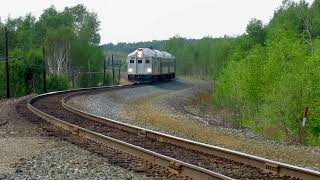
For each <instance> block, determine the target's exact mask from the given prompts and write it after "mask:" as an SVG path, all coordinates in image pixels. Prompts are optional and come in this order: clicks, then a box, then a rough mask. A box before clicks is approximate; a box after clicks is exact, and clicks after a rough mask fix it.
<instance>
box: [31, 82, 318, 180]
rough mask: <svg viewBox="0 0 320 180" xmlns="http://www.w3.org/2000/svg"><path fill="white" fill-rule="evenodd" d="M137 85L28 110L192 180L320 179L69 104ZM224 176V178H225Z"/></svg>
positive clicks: (46, 98) (48, 98)
mask: <svg viewBox="0 0 320 180" xmlns="http://www.w3.org/2000/svg"><path fill="white" fill-rule="evenodd" d="M132 87H136V85H125V86H113V87H104V88H94V89H77V90H71V91H70V90H69V91H63V92H55V93H49V94H43V95H39V96H36V97H35V98H33V99H31V100H30V102H29V103H28V107H29V109H30V110H31V111H32V112H34V113H35V114H37V115H38V116H40V117H41V118H43V119H45V120H47V121H49V122H50V123H53V124H54V125H57V126H59V127H61V128H63V129H66V130H69V131H70V132H72V133H73V134H76V135H79V136H81V137H85V138H87V139H90V140H93V141H95V142H98V143H102V144H106V145H107V146H109V147H111V148H114V149H117V150H120V151H123V152H126V153H128V154H131V155H133V156H138V157H140V158H142V159H145V160H147V161H149V162H151V163H154V164H157V165H159V166H161V167H164V168H167V169H168V170H169V171H170V173H174V174H177V175H179V176H181V177H186V178H192V179H230V178H237V179H267V178H272V179H278V178H300V179H319V178H320V173H319V172H316V171H312V170H308V169H304V168H299V167H295V166H291V165H287V164H283V163H279V162H275V161H271V160H267V159H263V158H259V157H256V156H252V155H248V154H244V153H240V152H236V151H231V150H227V149H224V148H220V147H216V146H211V145H207V144H203V143H198V142H195V141H190V140H186V139H182V138H178V137H174V136H170V135H167V134H163V133H159V132H155V131H151V130H148V129H144V128H140V127H136V126H132V125H128V124H125V123H120V122H117V121H114V120H111V119H107V118H103V117H99V116H95V115H92V114H88V113H86V112H83V111H80V110H78V109H75V108H74V107H72V106H70V105H68V104H67V101H68V100H69V99H70V98H72V97H74V96H77V95H81V94H84V93H89V92H92V90H95V91H97V90H115V89H121V88H132ZM222 174H223V175H222Z"/></svg>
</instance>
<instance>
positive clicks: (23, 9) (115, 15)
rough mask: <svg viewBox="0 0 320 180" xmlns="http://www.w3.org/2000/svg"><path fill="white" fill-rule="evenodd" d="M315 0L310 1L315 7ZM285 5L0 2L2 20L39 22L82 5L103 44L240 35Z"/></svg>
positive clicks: (207, 0)
mask: <svg viewBox="0 0 320 180" xmlns="http://www.w3.org/2000/svg"><path fill="white" fill-rule="evenodd" d="M312 1H313V0H307V2H312ZM281 2H282V0H241V1H240V0H0V3H1V5H0V17H1V19H6V17H8V15H9V16H10V17H12V18H16V17H19V16H24V15H25V14H27V13H29V12H31V13H32V14H33V15H34V16H36V17H39V16H40V15H41V14H42V12H43V10H44V9H46V8H48V7H50V5H52V4H53V5H54V6H55V7H56V8H57V9H58V10H63V9H64V7H66V6H74V5H76V4H79V3H82V4H84V5H85V6H86V7H87V8H88V9H89V10H90V11H94V12H96V13H97V14H98V17H99V20H100V21H101V30H100V34H101V44H104V43H110V42H113V43H117V42H137V41H147V40H162V39H168V38H170V37H172V36H174V35H180V36H183V37H187V38H201V37H203V36H212V37H219V36H223V35H239V34H242V33H244V32H245V28H246V25H247V24H248V22H249V20H250V19H251V18H257V19H261V20H262V21H263V22H264V23H267V22H269V20H270V18H271V17H272V15H273V12H274V10H276V8H277V7H279V6H280V5H281Z"/></svg>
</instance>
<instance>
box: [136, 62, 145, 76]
mask: <svg viewBox="0 0 320 180" xmlns="http://www.w3.org/2000/svg"><path fill="white" fill-rule="evenodd" d="M136 66H137V68H136V69H137V74H144V62H143V60H142V59H137V63H136Z"/></svg>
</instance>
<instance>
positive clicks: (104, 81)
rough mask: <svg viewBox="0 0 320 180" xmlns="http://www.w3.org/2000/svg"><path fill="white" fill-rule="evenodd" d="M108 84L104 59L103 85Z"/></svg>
mask: <svg viewBox="0 0 320 180" xmlns="http://www.w3.org/2000/svg"><path fill="white" fill-rule="evenodd" d="M105 84H106V59H105V58H104V59H103V85H105Z"/></svg>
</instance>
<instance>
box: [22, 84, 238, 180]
mask: <svg viewBox="0 0 320 180" xmlns="http://www.w3.org/2000/svg"><path fill="white" fill-rule="evenodd" d="M130 86H132V84H131V85H119V86H109V87H96V88H82V89H74V90H67V91H58V92H51V93H46V94H41V95H38V96H36V97H34V98H32V99H30V100H29V102H28V104H27V106H28V108H29V109H30V110H31V111H32V112H33V113H34V114H36V115H37V116H39V117H41V118H42V119H44V120H46V121H48V122H49V123H51V124H53V125H55V126H58V127H60V128H62V129H65V130H67V131H70V132H71V133H72V134H74V135H77V136H80V137H83V138H86V139H89V140H92V141H94V142H96V143H101V144H104V145H106V146H108V147H111V148H114V149H117V150H119V151H122V152H125V153H128V154H131V155H133V156H136V157H139V158H141V159H144V160H147V161H149V162H152V163H153V164H157V165H159V166H162V167H165V168H167V169H169V171H170V172H171V173H174V174H177V175H181V176H185V177H190V178H193V179H208V180H209V179H232V178H230V177H227V176H224V175H222V174H219V173H216V172H213V171H209V170H207V169H205V168H202V167H198V166H195V165H192V164H189V163H186V162H183V161H180V160H176V159H174V158H171V157H168V156H164V155H161V154H159V153H156V152H153V151H150V150H147V149H144V148H141V147H139V146H135V145H132V144H129V143H126V142H123V141H120V140H117V139H115V138H112V137H108V136H105V135H102V134H100V133H97V132H94V131H91V130H88V129H85V128H82V127H79V126H77V125H74V124H71V123H68V122H65V121H62V120H60V119H58V118H56V117H53V116H52V115H49V114H47V113H45V112H43V111H41V110H39V109H37V108H36V107H34V106H33V105H32V104H33V103H34V102H36V101H37V100H39V99H41V98H44V97H47V96H52V95H57V94H61V93H71V92H74V93H75V94H78V95H79V94H81V93H84V92H86V93H87V92H89V90H97V89H114V88H119V87H130ZM63 102H64V101H63Z"/></svg>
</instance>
